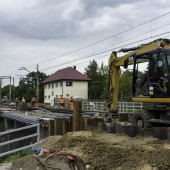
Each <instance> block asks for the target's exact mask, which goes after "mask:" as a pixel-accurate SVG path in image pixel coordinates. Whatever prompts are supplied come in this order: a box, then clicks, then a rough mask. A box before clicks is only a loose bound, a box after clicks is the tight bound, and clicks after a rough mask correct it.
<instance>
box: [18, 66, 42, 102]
mask: <svg viewBox="0 0 170 170" xmlns="http://www.w3.org/2000/svg"><path fill="white" fill-rule="evenodd" d="M18 70H26V71H28V72H29V73H30V71H29V70H28V69H27V68H25V67H21V68H19V69H18ZM36 77H37V89H36V96H37V101H39V65H38V64H37V76H36Z"/></svg>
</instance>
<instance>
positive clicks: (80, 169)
mask: <svg viewBox="0 0 170 170" xmlns="http://www.w3.org/2000/svg"><path fill="white" fill-rule="evenodd" d="M59 155H64V156H65V157H66V158H67V156H71V157H73V158H74V161H75V162H74V164H75V166H76V167H77V169H78V170H86V166H85V163H84V161H83V160H82V159H81V158H80V157H79V156H77V155H74V154H71V153H66V152H61V151H59V152H58V151H56V152H54V153H53V154H52V155H51V156H49V157H47V158H46V160H45V161H44V162H42V161H41V160H40V159H39V157H35V158H36V159H37V160H38V161H39V162H40V163H41V165H43V166H44V168H45V169H47V170H52V169H57V170H62V169H60V168H57V167H52V166H49V165H48V164H47V161H48V160H49V159H52V158H53V157H54V156H59ZM68 163H69V165H70V168H71V170H75V168H74V166H73V165H72V164H71V162H70V161H68Z"/></svg>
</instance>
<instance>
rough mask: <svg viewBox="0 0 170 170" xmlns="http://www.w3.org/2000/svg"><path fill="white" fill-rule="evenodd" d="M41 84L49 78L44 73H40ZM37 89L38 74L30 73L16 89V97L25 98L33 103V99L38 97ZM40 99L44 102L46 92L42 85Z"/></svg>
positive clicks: (21, 80)
mask: <svg viewBox="0 0 170 170" xmlns="http://www.w3.org/2000/svg"><path fill="white" fill-rule="evenodd" d="M38 77H39V82H40V83H41V82H42V81H43V80H45V79H46V78H47V75H46V74H45V73H42V72H38ZM36 88H37V72H30V73H29V74H27V76H26V77H24V78H21V79H20V81H19V85H18V87H16V97H18V98H20V99H21V98H22V97H25V98H26V100H27V101H31V98H32V97H33V96H34V97H36ZM39 89H40V91H39V99H40V102H43V98H44V97H43V96H44V90H43V86H41V85H40V88H39Z"/></svg>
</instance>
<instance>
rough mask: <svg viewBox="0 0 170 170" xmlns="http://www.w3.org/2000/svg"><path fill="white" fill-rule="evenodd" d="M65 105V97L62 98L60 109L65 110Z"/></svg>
mask: <svg viewBox="0 0 170 170" xmlns="http://www.w3.org/2000/svg"><path fill="white" fill-rule="evenodd" d="M64 103H65V100H64V98H63V97H61V98H60V108H61V109H62V108H64Z"/></svg>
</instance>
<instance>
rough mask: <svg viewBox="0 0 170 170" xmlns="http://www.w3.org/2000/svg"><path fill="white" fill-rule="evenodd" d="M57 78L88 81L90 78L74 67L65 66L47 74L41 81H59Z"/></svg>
mask: <svg viewBox="0 0 170 170" xmlns="http://www.w3.org/2000/svg"><path fill="white" fill-rule="evenodd" d="M59 80H79V81H90V80H91V79H90V78H88V77H87V76H85V75H83V74H82V73H80V72H79V71H77V70H76V69H74V68H72V67H67V68H64V69H61V70H58V71H56V72H55V73H54V74H52V75H51V76H49V77H48V78H47V79H45V80H44V81H42V82H41V83H49V82H53V81H59Z"/></svg>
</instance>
